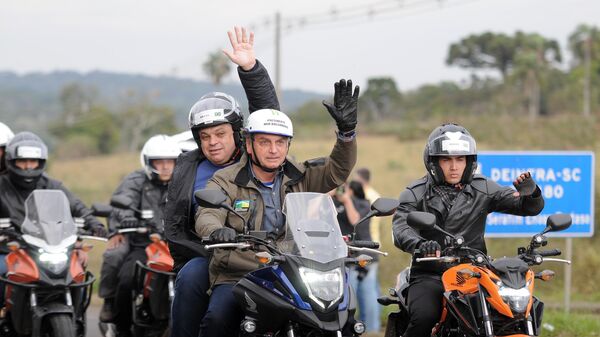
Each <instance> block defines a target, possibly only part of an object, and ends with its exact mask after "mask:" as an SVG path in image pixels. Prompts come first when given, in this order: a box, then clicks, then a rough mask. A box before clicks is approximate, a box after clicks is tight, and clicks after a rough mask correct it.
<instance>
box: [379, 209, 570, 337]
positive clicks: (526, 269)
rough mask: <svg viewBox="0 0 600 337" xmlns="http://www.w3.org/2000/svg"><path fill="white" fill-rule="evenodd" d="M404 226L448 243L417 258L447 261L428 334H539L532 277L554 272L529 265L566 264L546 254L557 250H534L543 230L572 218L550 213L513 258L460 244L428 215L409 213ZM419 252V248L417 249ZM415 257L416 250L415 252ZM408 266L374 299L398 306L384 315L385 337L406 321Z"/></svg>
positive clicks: (401, 329) (539, 311)
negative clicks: (437, 312)
mask: <svg viewBox="0 0 600 337" xmlns="http://www.w3.org/2000/svg"><path fill="white" fill-rule="evenodd" d="M407 222H408V225H409V226H411V227H412V228H414V229H416V230H436V231H439V232H441V233H443V234H444V235H446V236H447V238H448V241H449V242H451V244H450V245H449V246H448V247H447V248H445V249H444V251H443V252H442V256H441V257H421V258H416V259H415V261H416V262H425V261H430V262H431V261H433V262H439V263H446V264H450V268H448V269H447V270H446V271H445V272H444V274H443V275H442V280H441V281H442V283H443V285H444V297H443V310H442V316H441V317H440V321H439V322H438V323H437V324H436V326H435V327H434V328H433V330H432V332H431V336H436V337H449V336H485V337H492V336H514V337H516V336H538V335H539V334H540V329H541V325H542V322H541V321H542V314H543V311H544V303H543V302H542V301H540V300H539V299H538V298H537V297H535V296H534V295H533V291H534V287H535V279H540V280H543V281H548V280H550V279H552V278H553V277H554V272H553V271H551V270H544V271H542V272H539V273H535V272H534V271H533V270H532V269H531V267H532V266H536V265H540V264H542V263H543V262H548V261H554V262H563V263H571V262H570V261H567V260H561V259H555V258H549V256H557V255H560V254H561V252H560V250H558V249H553V250H539V249H540V248H541V247H543V246H546V244H547V243H548V241H547V238H546V237H545V234H546V233H548V232H556V231H561V230H564V229H567V228H568V227H569V226H570V225H571V217H570V216H569V215H566V214H554V215H551V216H550V217H549V218H548V220H547V225H546V228H545V229H544V230H543V231H542V232H541V233H539V234H536V235H534V236H533V238H532V239H531V242H530V244H529V246H528V247H521V248H519V249H518V252H517V256H516V257H512V258H507V257H503V258H499V259H493V260H492V259H491V258H490V257H488V256H486V254H484V253H483V252H481V251H479V250H476V249H473V248H470V247H467V246H465V245H464V239H463V238H462V237H461V236H455V235H452V234H450V233H448V232H446V231H444V230H443V229H441V228H440V227H438V226H437V225H436V218H435V216H434V215H433V214H430V213H424V212H411V213H410V214H409V215H408V218H407ZM416 254H418V252H416ZM417 256H418V255H417ZM409 279H410V276H409V270H408V268H407V269H406V270H404V271H403V272H401V273H400V274H399V275H398V278H397V283H396V286H395V288H393V289H390V296H389V297H382V298H379V299H378V301H379V303H380V304H382V305H391V304H397V305H398V307H399V310H398V311H397V312H393V313H391V314H390V315H389V316H388V324H387V327H386V333H385V336H386V337H398V336H401V335H402V334H403V333H404V331H405V329H406V327H407V325H408V319H409V317H408V307H407V298H406V297H407V290H408V285H409Z"/></svg>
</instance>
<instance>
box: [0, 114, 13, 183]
mask: <svg viewBox="0 0 600 337" xmlns="http://www.w3.org/2000/svg"><path fill="white" fill-rule="evenodd" d="M14 136H15V135H14V134H13V132H12V131H11V130H10V128H9V127H8V126H6V124H4V123H2V122H0V175H1V174H4V173H6V163H5V162H4V154H5V153H6V144H8V142H10V140H11V139H12V137H14Z"/></svg>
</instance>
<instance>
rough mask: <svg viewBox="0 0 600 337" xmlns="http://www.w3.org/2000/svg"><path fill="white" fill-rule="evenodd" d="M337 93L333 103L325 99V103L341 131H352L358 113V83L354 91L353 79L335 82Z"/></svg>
mask: <svg viewBox="0 0 600 337" xmlns="http://www.w3.org/2000/svg"><path fill="white" fill-rule="evenodd" d="M333 87H334V90H335V93H334V95H333V104H331V103H329V102H326V101H323V105H324V106H325V108H327V111H329V114H330V115H331V117H333V119H335V122H336V124H337V127H338V130H339V131H341V132H348V131H352V130H354V129H355V128H356V120H357V114H358V93H359V91H360V88H359V87H358V85H357V86H356V87H355V88H354V93H353V92H352V89H353V88H352V80H348V81H347V82H346V80H344V79H342V80H340V81H339V82H336V83H335V84H334V86H333Z"/></svg>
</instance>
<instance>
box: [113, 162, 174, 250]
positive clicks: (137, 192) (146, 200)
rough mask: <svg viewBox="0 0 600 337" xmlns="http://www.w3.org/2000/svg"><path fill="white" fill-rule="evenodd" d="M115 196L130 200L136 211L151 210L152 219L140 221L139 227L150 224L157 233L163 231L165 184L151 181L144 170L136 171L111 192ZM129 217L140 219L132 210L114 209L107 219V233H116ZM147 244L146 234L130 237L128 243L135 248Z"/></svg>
mask: <svg viewBox="0 0 600 337" xmlns="http://www.w3.org/2000/svg"><path fill="white" fill-rule="evenodd" d="M117 195H120V196H125V197H128V198H129V199H131V200H132V201H133V203H132V206H133V207H135V208H137V209H138V210H152V211H153V212H154V218H153V219H150V220H140V225H144V224H150V225H151V226H152V227H154V228H155V229H156V230H158V231H159V232H162V231H163V228H164V225H163V219H164V215H163V213H164V212H163V210H164V207H165V202H166V198H167V184H163V183H161V182H156V181H152V180H150V179H149V178H148V176H147V175H146V173H145V172H144V170H137V171H134V172H132V173H130V174H129V175H127V176H126V177H125V178H124V179H123V181H122V182H121V184H119V186H118V187H117V189H116V190H115V191H114V192H113V196H117ZM131 217H133V218H137V219H140V217H139V215H138V214H136V213H135V212H134V211H133V210H130V209H122V208H114V209H113V213H112V215H111V217H110V218H109V219H108V228H109V231H110V232H114V231H116V230H117V229H118V227H119V224H120V223H121V221H122V220H123V219H125V218H131ZM149 242H150V241H149V239H148V235H146V234H139V235H137V234H133V235H130V243H131V244H133V245H135V246H146V245H147V244H148V243H149Z"/></svg>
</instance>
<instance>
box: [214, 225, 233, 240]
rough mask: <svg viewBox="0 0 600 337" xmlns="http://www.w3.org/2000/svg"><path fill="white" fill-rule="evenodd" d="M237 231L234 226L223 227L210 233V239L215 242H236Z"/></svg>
mask: <svg viewBox="0 0 600 337" xmlns="http://www.w3.org/2000/svg"><path fill="white" fill-rule="evenodd" d="M236 235H237V233H236V232H235V230H234V229H233V228H229V227H221V228H218V229H215V231H214V232H212V233H210V240H211V241H214V242H234V241H235V237H236Z"/></svg>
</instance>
